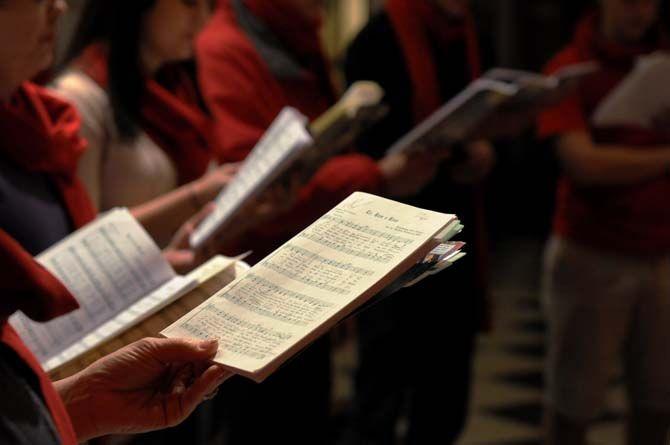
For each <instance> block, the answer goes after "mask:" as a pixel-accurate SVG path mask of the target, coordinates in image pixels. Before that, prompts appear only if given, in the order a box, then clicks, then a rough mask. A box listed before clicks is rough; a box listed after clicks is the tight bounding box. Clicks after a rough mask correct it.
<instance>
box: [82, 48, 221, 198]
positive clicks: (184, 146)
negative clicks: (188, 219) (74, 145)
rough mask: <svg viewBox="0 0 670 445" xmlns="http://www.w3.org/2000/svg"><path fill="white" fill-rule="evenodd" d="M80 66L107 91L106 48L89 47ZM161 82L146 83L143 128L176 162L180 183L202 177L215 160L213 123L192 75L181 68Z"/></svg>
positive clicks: (166, 72) (163, 74) (169, 69)
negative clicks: (212, 144) (201, 100)
mask: <svg viewBox="0 0 670 445" xmlns="http://www.w3.org/2000/svg"><path fill="white" fill-rule="evenodd" d="M76 65H77V66H78V67H79V68H80V69H81V70H82V71H84V72H85V73H86V74H87V75H88V76H89V77H91V78H92V79H93V80H94V81H95V82H96V83H97V84H98V85H100V87H101V88H103V89H106V88H107V85H108V79H109V74H108V70H107V54H106V50H105V48H104V46H103V45H100V44H94V45H91V46H89V47H88V48H87V49H86V50H84V52H83V53H82V55H81V57H80V58H79V59H78V60H77V62H76ZM157 77H159V78H160V81H159V80H156V79H149V80H147V81H146V83H145V91H144V95H143V97H142V103H141V110H140V119H141V122H140V126H141V127H142V129H143V130H144V131H145V132H146V133H147V134H148V135H149V137H151V139H152V140H153V141H154V143H156V145H158V146H159V147H160V148H161V149H162V150H163V151H164V152H165V153H166V154H167V155H168V156H169V157H170V159H172V161H173V163H174V165H175V167H176V169H177V172H178V175H179V184H180V185H182V184H186V183H188V182H191V181H193V180H195V179H198V178H200V177H201V176H202V175H204V174H205V173H206V171H207V167H208V166H209V164H210V162H211V160H212V147H211V146H210V143H211V141H212V131H213V129H212V122H211V119H210V117H209V115H208V114H207V113H206V112H205V111H204V110H203V108H202V105H201V103H200V99H199V96H198V92H197V88H196V85H195V82H194V80H193V79H192V78H191V76H190V75H189V74H188V73H187V72H186V71H185V70H184V69H183V68H182V67H181V66H180V65H177V64H175V65H170V66H166V67H164V68H163V69H161V70H160V72H159V73H158V76H157Z"/></svg>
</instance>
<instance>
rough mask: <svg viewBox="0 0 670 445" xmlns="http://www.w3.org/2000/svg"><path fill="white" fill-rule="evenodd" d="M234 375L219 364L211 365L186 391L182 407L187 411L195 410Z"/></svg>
mask: <svg viewBox="0 0 670 445" xmlns="http://www.w3.org/2000/svg"><path fill="white" fill-rule="evenodd" d="M232 376H233V374H232V373H231V372H230V371H228V370H227V369H225V368H223V367H221V366H219V365H214V366H211V367H209V368H208V369H207V370H206V371H205V372H204V373H202V375H201V376H200V377H198V378H197V379H196V380H195V382H194V383H193V385H191V386H190V387H189V388H188V389H187V390H186V392H185V393H184V396H183V398H182V408H183V409H184V410H185V411H192V410H194V409H195V408H197V406H198V405H199V404H200V403H202V402H203V400H205V398H206V397H207V396H208V395H209V394H211V393H213V392H214V391H216V390H217V389H218V388H219V386H221V385H222V384H223V383H224V382H225V381H226V380H228V379H229V378H231V377H232Z"/></svg>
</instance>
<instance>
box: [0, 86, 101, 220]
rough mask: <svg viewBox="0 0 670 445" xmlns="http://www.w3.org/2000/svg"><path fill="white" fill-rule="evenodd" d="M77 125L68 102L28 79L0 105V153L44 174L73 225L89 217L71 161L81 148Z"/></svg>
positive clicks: (88, 203)
mask: <svg viewBox="0 0 670 445" xmlns="http://www.w3.org/2000/svg"><path fill="white" fill-rule="evenodd" d="M80 126H81V120H80V118H79V114H78V113H77V111H76V110H75V108H74V107H73V106H71V105H70V104H68V103H67V102H65V101H63V100H61V99H59V98H57V97H56V96H54V95H52V94H51V93H49V92H48V91H47V90H45V89H44V88H42V87H39V86H37V85H34V84H31V83H28V82H26V83H24V84H23V85H22V86H21V87H20V88H19V90H18V91H17V92H16V93H15V94H14V96H12V98H11V99H10V101H9V102H7V103H2V104H0V134H1V135H2V142H0V152H1V153H2V154H3V155H4V156H6V157H7V158H9V159H11V160H12V161H14V162H15V163H16V164H18V165H19V166H20V167H21V168H23V169H26V170H27V171H31V172H44V173H47V174H49V175H50V177H51V178H52V179H53V180H54V182H55V184H56V186H57V187H58V189H59V192H60V194H61V196H62V197H63V201H64V203H65V205H66V207H67V209H68V211H69V214H70V217H71V218H72V222H73V224H74V225H75V226H76V227H81V226H83V225H84V224H86V223H88V222H89V221H91V220H93V219H94V218H95V210H94V209H93V206H92V204H91V201H90V199H89V197H88V194H87V193H86V190H85V189H84V187H83V185H82V184H81V182H80V181H79V179H78V178H77V165H78V162H79V159H80V158H81V156H82V154H83V153H84V151H85V150H86V141H85V140H84V139H82V138H81V137H80V136H79V129H80Z"/></svg>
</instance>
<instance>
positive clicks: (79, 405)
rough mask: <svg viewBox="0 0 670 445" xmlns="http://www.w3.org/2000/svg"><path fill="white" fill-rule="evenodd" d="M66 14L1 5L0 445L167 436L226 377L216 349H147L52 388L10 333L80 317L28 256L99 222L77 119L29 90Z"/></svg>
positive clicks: (191, 345)
mask: <svg viewBox="0 0 670 445" xmlns="http://www.w3.org/2000/svg"><path fill="white" fill-rule="evenodd" d="M64 9H65V3H64V2H63V1H62V0H44V1H24V0H0V40H1V41H3V42H8V43H9V44H5V45H3V46H2V47H1V48H0V206H1V207H2V209H1V210H0V277H1V278H2V280H1V281H2V284H0V292H1V294H2V297H1V299H0V300H1V301H0V379H1V380H2V383H3V384H2V385H1V386H0V442H1V443H12V444H18V445H28V444H30V445H33V444H44V445H49V444H54V445H55V444H61V445H75V444H76V443H79V442H83V441H86V440H88V439H91V438H93V437H97V436H102V435H106V434H111V433H120V432H141V431H149V430H155V429H159V428H166V427H169V426H173V425H175V424H177V423H179V422H181V421H182V420H184V418H185V417H186V416H188V415H189V414H190V413H191V412H192V411H193V410H194V409H195V407H196V406H197V405H198V404H199V403H200V402H201V401H202V400H203V399H204V398H206V397H207V396H208V395H209V394H211V393H212V392H213V391H215V389H216V388H217V387H218V386H219V385H220V384H221V383H222V382H223V380H225V379H226V378H227V377H228V375H227V374H226V373H225V371H223V369H222V368H220V367H218V366H212V365H211V359H212V358H213V356H214V354H215V353H216V350H217V344H216V342H213V341H210V342H192V341H186V340H159V339H147V340H142V341H139V342H136V343H134V344H132V345H130V346H128V347H127V348H124V349H122V350H120V351H119V352H118V353H115V354H113V355H111V356H109V357H106V358H103V359H101V360H99V361H98V362H96V363H95V364H94V365H92V366H91V367H89V368H87V369H86V370H84V371H82V372H81V373H79V374H76V375H75V376H73V377H72V378H69V379H66V380H63V381H60V382H55V383H53V382H51V381H50V380H49V378H48V376H47V375H46V374H45V373H44V371H43V370H42V368H41V366H40V364H39V362H38V361H37V359H36V358H35V357H34V356H33V355H32V354H31V352H30V351H29V350H28V349H27V348H26V346H25V345H24V344H23V342H22V341H21V340H20V338H19V337H18V335H17V334H16V332H15V331H14V330H13V329H12V327H11V326H10V324H9V323H8V318H9V317H10V316H11V315H12V314H13V313H15V312H16V311H19V310H20V311H22V312H23V313H25V314H26V315H27V316H29V317H31V318H32V319H34V320H37V321H47V320H50V319H53V318H55V317H58V316H60V315H64V314H66V313H68V312H71V311H73V310H75V309H76V308H77V306H78V305H77V302H76V301H75V299H74V298H73V297H72V295H71V294H70V293H69V292H68V291H67V290H66V288H65V287H64V286H63V285H62V284H61V283H60V282H58V281H57V280H56V279H55V278H54V277H53V276H52V275H50V274H49V273H48V272H47V271H46V269H44V268H43V267H42V266H40V265H39V264H38V263H37V262H35V261H34V259H33V256H32V255H33V253H34V252H33V253H31V252H27V251H26V250H25V248H24V247H26V246H27V247H29V248H30V249H32V250H36V251H39V250H41V249H42V248H43V247H46V246H48V245H50V244H52V243H53V242H56V241H58V240H59V239H60V238H62V237H65V236H66V235H67V234H68V233H69V232H70V231H72V230H74V229H76V228H78V227H81V226H82V225H84V224H86V223H87V222H89V221H90V220H92V219H93V218H94V217H95V210H94V208H93V206H92V205H91V202H90V199H89V197H88V195H87V193H86V190H85V189H84V187H83V185H82V183H81V182H80V181H79V179H78V178H77V175H76V169H77V162H78V159H79V157H80V156H81V154H82V152H83V150H84V149H85V143H84V141H83V139H81V137H80V136H79V125H80V121H79V117H78V115H77V113H76V111H75V110H74V109H73V107H72V106H70V105H69V104H68V103H66V102H63V101H62V100H60V99H58V98H57V97H55V96H54V95H53V94H51V93H49V92H48V91H46V90H45V89H43V88H41V87H38V86H36V85H35V84H32V83H30V82H29V81H27V79H30V78H33V77H34V76H35V75H36V74H37V73H38V72H40V71H41V70H43V69H45V68H47V67H48V66H49V65H50V63H51V61H52V54H53V51H54V45H55V28H56V22H57V19H58V17H59V15H60V14H61V13H62V12H63V10H64ZM8 232H9V233H8ZM14 238H16V239H14ZM17 239H18V241H20V243H19V242H17ZM21 244H24V245H25V246H22V245H21Z"/></svg>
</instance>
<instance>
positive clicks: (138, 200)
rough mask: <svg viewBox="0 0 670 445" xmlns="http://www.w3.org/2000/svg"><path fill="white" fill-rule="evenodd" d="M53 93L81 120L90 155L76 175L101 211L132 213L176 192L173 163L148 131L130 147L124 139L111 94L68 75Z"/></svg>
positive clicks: (57, 82)
mask: <svg viewBox="0 0 670 445" xmlns="http://www.w3.org/2000/svg"><path fill="white" fill-rule="evenodd" d="M51 88H52V89H53V90H54V91H55V92H56V94H59V95H60V96H62V97H63V98H64V99H66V100H68V101H69V102H71V103H73V105H75V107H76V108H77V110H78V111H79V114H80V115H81V119H82V127H81V135H82V136H83V137H84V138H85V139H86V140H87V141H88V150H86V152H85V154H84V155H83V156H82V159H81V160H80V162H79V170H78V174H79V178H80V179H81V180H82V182H83V183H84V185H85V187H86V189H87V190H88V192H89V194H90V196H91V199H92V200H93V203H94V205H95V206H96V208H97V210H99V211H105V210H108V209H111V208H113V207H133V206H135V205H138V204H142V203H144V202H146V201H150V200H151V199H154V198H156V197H158V196H160V195H164V194H165V193H168V192H170V191H172V190H174V189H175V188H177V185H178V182H177V181H178V179H177V178H178V176H177V170H176V168H175V165H174V163H173V162H172V160H171V159H170V158H169V157H168V155H167V154H166V153H165V152H164V151H163V150H162V149H161V148H160V147H159V146H158V145H156V144H155V143H154V142H153V140H151V138H150V137H149V136H148V135H147V134H146V133H145V132H144V131H142V130H140V133H139V134H138V136H137V137H136V138H135V139H134V140H132V141H125V140H122V139H121V138H120V136H119V134H118V131H117V129H116V125H115V124H114V118H113V113H112V108H111V105H110V101H109V97H108V95H107V92H106V91H105V90H103V89H102V88H101V87H100V86H99V85H98V84H97V83H96V82H95V81H93V79H91V78H90V77H88V76H87V75H86V74H84V73H83V72H81V71H75V70H73V71H68V72H66V73H64V74H63V75H61V76H59V77H58V78H57V79H56V80H55V81H54V83H53V84H52V85H51Z"/></svg>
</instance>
